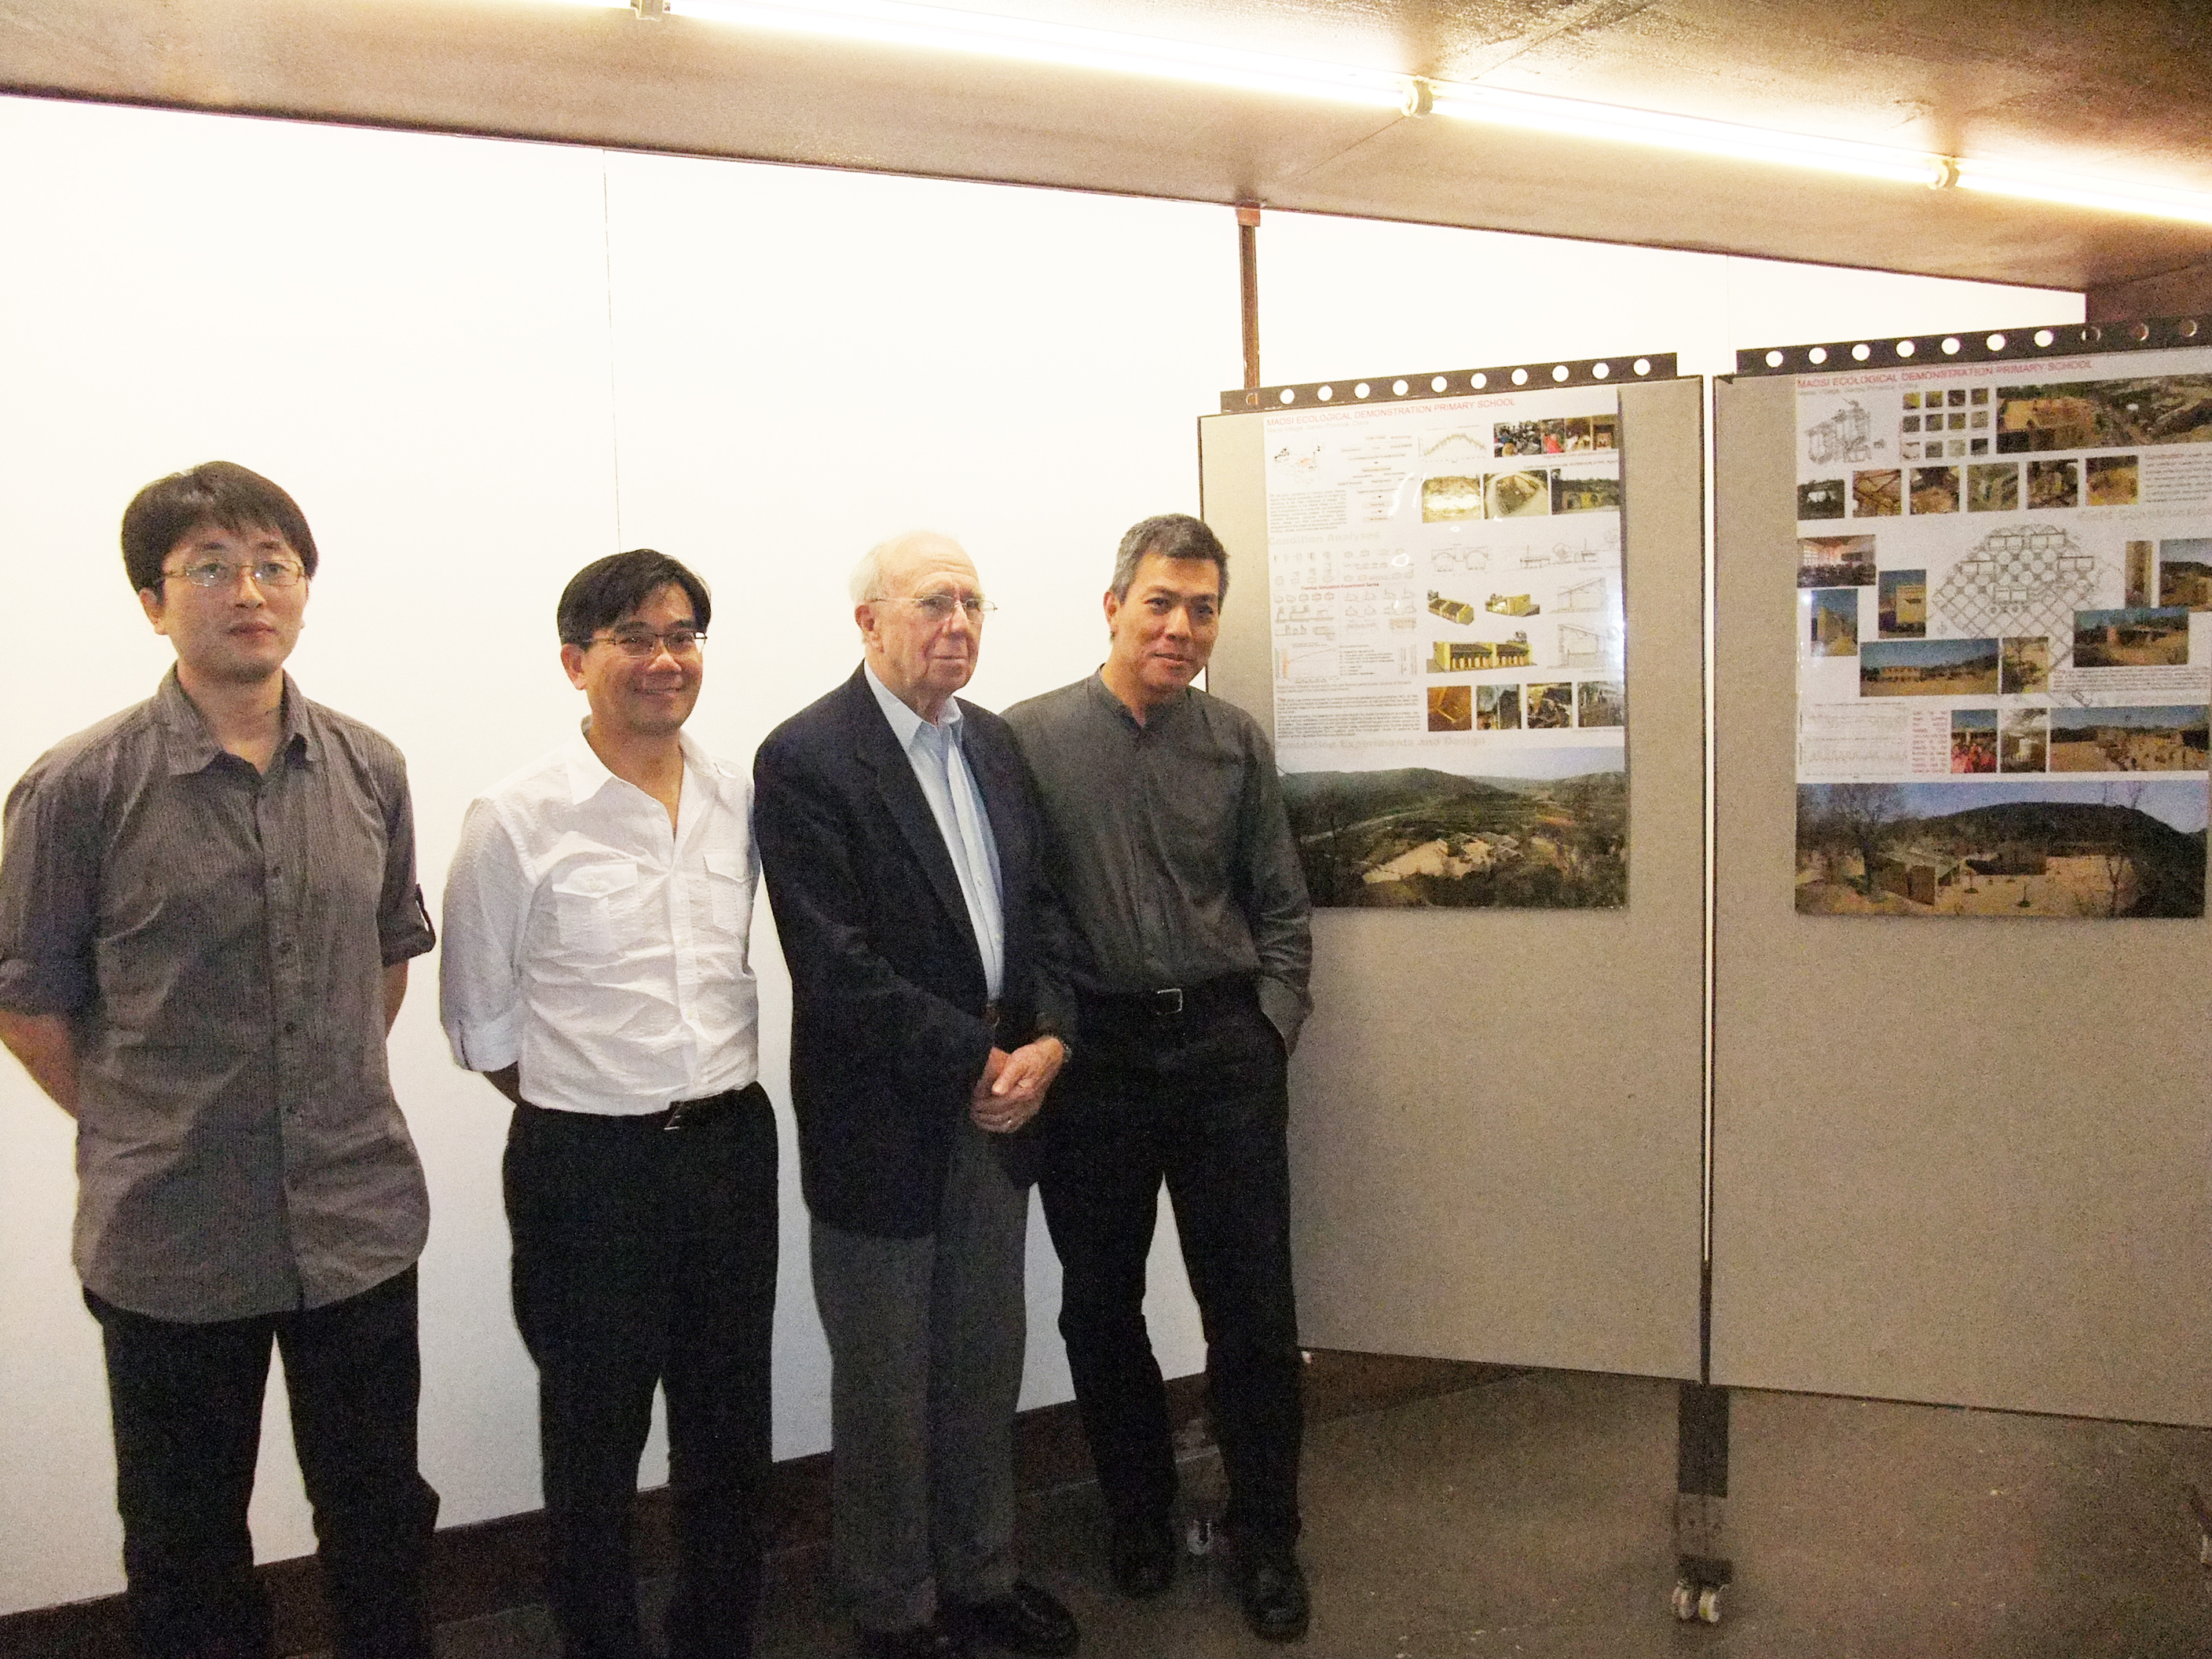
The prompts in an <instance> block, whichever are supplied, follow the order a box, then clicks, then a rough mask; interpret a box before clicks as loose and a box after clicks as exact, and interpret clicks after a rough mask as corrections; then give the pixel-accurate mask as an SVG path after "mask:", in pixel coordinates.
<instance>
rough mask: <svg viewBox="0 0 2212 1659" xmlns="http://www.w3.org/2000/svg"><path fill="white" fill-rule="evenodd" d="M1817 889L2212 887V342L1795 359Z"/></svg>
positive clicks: (1840, 901)
mask: <svg viewBox="0 0 2212 1659" xmlns="http://www.w3.org/2000/svg"><path fill="white" fill-rule="evenodd" d="M1797 427H1798V453H1797V483H1796V517H1797V540H1796V547H1795V548H1794V549H1793V550H1792V551H1793V554H1794V557H1793V560H1792V562H1793V565H1794V568H1795V572H1796V586H1797V785H1798V788H1797V875H1796V906H1797V908H1798V909H1799V910H1800V911H1803V912H1806V913H1808V914H1821V915H1930V916H1932V915H2008V916H2082V917H2123V916H2194V915H2203V911H2204V871H2205V819H2206V808H2207V800H2208V789H2209V788H2212V777H2209V776H2208V771H2207V724H2208V722H2207V702H2208V699H2212V353H2206V352H2203V351H2195V350H2191V351H2160V352H2141V353H2129V354H2124V355H2123V354H2114V355H2109V356H2095V357H2075V358H2067V359H2060V360H2056V361H2045V362H2006V363H1978V364H1972V365H1966V364H1960V365H1955V366H1946V365H1940V364H1930V365H1929V366H1928V367H1926V368H1917V367H1914V366H1911V365H1901V366H1899V368H1895V369H1889V370H1869V371H1864V372H1855V373H1844V374H1814V375H1802V376H1800V377H1799V378H1798V380H1797Z"/></svg>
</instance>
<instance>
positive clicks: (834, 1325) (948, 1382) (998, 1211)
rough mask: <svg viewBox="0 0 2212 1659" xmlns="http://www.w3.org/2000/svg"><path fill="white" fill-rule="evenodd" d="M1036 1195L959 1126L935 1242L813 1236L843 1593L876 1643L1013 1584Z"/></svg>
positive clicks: (964, 1124) (819, 1232)
mask: <svg viewBox="0 0 2212 1659" xmlns="http://www.w3.org/2000/svg"><path fill="white" fill-rule="evenodd" d="M1028 1231H1029V1194H1028V1193H1027V1191H1026V1190H1024V1188H1019V1187H1017V1186H1016V1185H1014V1183H1013V1182H1012V1181H1010V1180H1009V1179H1008V1178H1007V1176H1006V1170H1005V1168H1004V1167H1003V1166H1002V1165H1001V1164H1000V1160H999V1158H998V1155H997V1153H996V1152H994V1150H993V1148H992V1146H991V1145H990V1139H989V1137H988V1136H987V1135H986V1134H985V1133H983V1132H982V1131H981V1129H978V1128H976V1127H975V1126H974V1125H973V1124H972V1123H969V1122H968V1121H966V1120H965V1119H964V1118H963V1120H962V1121H961V1124H960V1127H959V1129H958V1130H957V1133H956V1137H955V1139H954V1141H953V1149H952V1163H951V1170H950V1171H949V1172H948V1174H947V1175H946V1176H945V1196H944V1199H943V1201H942V1203H941V1204H940V1206H939V1211H938V1219H937V1231H936V1232H935V1233H933V1234H931V1235H929V1236H927V1237H922V1238H877V1237H870V1236H869V1235H867V1234H864V1233H848V1232H843V1231H839V1230H838V1229H837V1228H835V1227H829V1226H824V1225H823V1224H822V1223H821V1222H819V1221H817V1222H815V1223H814V1224H813V1227H812V1237H811V1255H812V1262H813V1269H814V1305H815V1307H816V1308H817V1310H819V1312H820V1314H821V1316H822V1328H823V1333H824V1334H826V1335H827V1336H828V1338H829V1429H830V1436H831V1439H832V1442H833V1448H832V1460H831V1477H830V1510H831V1522H830V1531H831V1539H832V1543H833V1547H834V1551H835V1554H836V1578H837V1589H838V1594H839V1596H840V1598H841V1599H842V1601H843V1602H844V1603H845V1606H846V1610H847V1611H848V1613H850V1614H851V1615H852V1617H853V1619H854V1621H855V1622H856V1623H858V1624H860V1625H861V1626H865V1627H866V1628H867V1629H870V1630H879V1631H892V1630H902V1629H905V1628H907V1627H908V1626H914V1625H920V1624H926V1623H927V1622H928V1621H929V1620H930V1619H932V1618H933V1617H934V1616H935V1614H936V1612H937V1609H938V1607H939V1603H940V1602H942V1601H963V1602H967V1601H988V1600H990V1599H991V1598H992V1597H994V1596H997V1595H1004V1594H1005V1593H1006V1590H1007V1589H1009V1588H1011V1586H1012V1583H1013V1582H1014V1564H1013V1553H1012V1544H1013V1531H1014V1469H1013V1425H1014V1407H1015V1405H1016V1402H1017V1401H1018V1397H1019V1395H1020V1394H1021V1386H1022V1356H1023V1352H1024V1347H1025V1346H1026V1340H1027V1318H1026V1304H1025V1298H1024V1289H1023V1262H1022V1258H1023V1247H1024V1243H1025V1241H1026V1238H1027V1236H1028Z"/></svg>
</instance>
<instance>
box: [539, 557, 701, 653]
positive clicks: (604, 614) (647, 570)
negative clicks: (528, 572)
mask: <svg viewBox="0 0 2212 1659" xmlns="http://www.w3.org/2000/svg"><path fill="white" fill-rule="evenodd" d="M671 582H674V583H675V584H676V586H678V587H680V588H682V589H683V590H684V598H686V599H690V601H691V619H692V620H693V621H694V622H696V623H698V624H699V631H700V632H701V633H702V634H703V633H704V632H706V630H707V617H708V613H709V612H710V611H713V610H714V605H713V604H712V603H711V602H710V601H709V600H708V597H707V584H706V583H704V582H702V581H701V580H699V578H698V577H696V576H695V575H693V574H691V572H690V570H689V569H688V568H685V567H684V565H682V564H679V563H678V562H676V561H675V560H674V559H671V558H670V557H669V556H668V555H666V554H665V553H656V552H655V551H653V549H651V548H649V547H634V548H632V549H631V550H629V552H627V553H610V554H608V555H607V556H606V557H605V558H604V559H594V560H592V562H591V563H589V564H587V565H586V566H585V567H584V568H582V569H581V570H579V571H578V572H577V573H576V574H574V576H572V577H570V578H569V580H568V586H566V587H564V588H562V590H561V606H560V609H559V610H558V611H556V612H555V613H554V615H555V620H556V622H557V623H559V626H560V629H561V643H562V644H563V645H589V644H590V643H591V642H592V635H594V634H596V633H598V632H599V629H602V628H611V627H613V626H614V625H615V624H616V623H618V622H620V621H621V620H622V619H623V617H627V616H628V615H629V613H630V612H631V611H635V610H636V609H637V608H638V606H640V605H643V604H644V603H645V602H646V601H647V599H651V598H652V597H653V595H654V594H655V593H658V592H659V591H660V590H661V589H662V588H664V587H665V586H668V585H669V583H671Z"/></svg>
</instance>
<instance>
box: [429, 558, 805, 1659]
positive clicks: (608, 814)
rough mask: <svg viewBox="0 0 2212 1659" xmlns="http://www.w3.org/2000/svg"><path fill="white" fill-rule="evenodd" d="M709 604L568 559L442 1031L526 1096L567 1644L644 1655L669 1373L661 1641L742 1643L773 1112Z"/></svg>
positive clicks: (684, 1649) (521, 1180)
mask: <svg viewBox="0 0 2212 1659" xmlns="http://www.w3.org/2000/svg"><path fill="white" fill-rule="evenodd" d="M708 611H709V604H708V593H707V588H706V584H705V583H703V582H702V581H701V580H699V578H698V577H697V576H696V575H694V574H692V573H691V572H690V570H688V569H686V568H684V566H683V565H681V564H679V563H678V562H676V561H675V560H674V559H671V558H668V557H666V556H664V555H662V554H659V553H656V552H653V551H652V550H647V549H641V550H635V551H633V552H629V553H620V554H616V555H614V556H611V557H608V558H604V559H600V560H599V561H597V562H594V563H592V564H589V565H586V567H585V568H583V569H582V570H581V571H580V572H578V573H577V574H576V577H575V579H574V580H573V581H571V582H570V583H569V584H568V589H567V591H566V592H563V593H562V596H561V605H560V611H559V622H560V631H561V664H562V667H563V668H565V669H566V670H567V671H568V678H569V680H570V681H571V682H572V683H573V684H574V685H575V686H576V687H577V688H578V689H579V690H581V691H582V692H583V693H584V695H585V698H586V702H588V703H589V705H590V708H591V717H590V719H589V720H586V722H585V723H584V726H583V729H582V730H581V732H579V733H578V734H577V735H576V736H575V737H574V738H570V739H569V740H568V742H567V743H565V744H562V746H561V747H560V748H558V749H556V750H554V751H553V752H552V753H551V754H550V755H548V756H546V757H544V759H542V760H540V761H538V762H537V763H535V764H533V765H532V766H528V767H526V768H525V769H523V770H521V771H520V772H517V773H516V774H514V775H513V776H512V777H509V778H507V780H506V781H503V782H501V783H500V784H498V785H496V786H495V787H493V788H491V789H490V790H489V791H488V792H486V793H484V794H483V795H482V796H480V797H479V798H478V799H476V800H475V801H473V802H471V805H470V806H469V810H468V816H467V818H466V820H465V822H464V823H463V825H462V829H461V841H460V846H459V850H458V851H457V852H456V853H455V854H454V857H453V872H452V874H451V876H450V877H449V878H447V884H446V909H445V922H446V928H445V935H446V937H445V957H444V960H443V963H442V966H441V978H440V992H441V1007H442V1013H443V1018H444V1022H445V1026H446V1033H447V1037H448V1039H449V1040H450V1041H451V1042H452V1044H453V1055H454V1058H455V1059H456V1060H459V1062H460V1064H461V1065H463V1066H466V1067H468V1068H469V1069H470V1070H471V1071H477V1072H482V1073H484V1074H485V1077H486V1078H487V1079H488V1080H489V1082H490V1083H491V1084H492V1085H493V1086H494V1087H495V1088H497V1089H498V1090H499V1091H500V1092H501V1094H503V1095H505V1096H506V1097H507V1098H508V1099H509V1100H511V1101H513V1103H514V1118H513V1127H512V1129H511V1130H510V1131H509V1133H508V1137H507V1158H506V1166H505V1179H506V1196H507V1221H508V1224H509V1226H510V1228H511V1230H512V1231H513V1243H514V1257H513V1291H514V1316H515V1323H516V1324H517V1326H519V1327H520V1329H521V1332H522V1340H523V1341H524V1343H525V1345H526V1346H527V1347H528V1348H529V1350H530V1355H531V1358H532V1359H533V1360H535V1361H536V1362H537V1364H538V1418H539V1441H540V1446H541V1449H542V1453H543V1456H544V1492H545V1512H546V1523H547V1550H546V1577H547V1581H548V1582H547V1590H548V1599H549V1601H550V1603H551V1605H552V1609H553V1617H554V1622H555V1623H556V1626H558V1627H559V1630H560V1632H561V1638H562V1649H563V1651H564V1653H565V1654H566V1656H567V1659H645V1655H646V1652H647V1650H646V1647H645V1645H644V1642H643V1639H642V1637H641V1633H640V1631H639V1627H638V1616H637V1601H636V1584H635V1571H634V1568H633V1566H632V1564H631V1556H630V1514H631V1507H632V1503H633V1499H634V1498H635V1492H636V1489H637V1467H638V1459H639V1456H640V1455H641V1453H642V1451H643V1450H644V1447H645V1437H646V1430H647V1425H648V1424H649V1422H650V1420H651V1417H652V1408H653V1389H654V1387H655V1386H656V1385H658V1386H659V1388H660V1389H662V1390H663V1391H664V1392H665V1395H666V1397H667V1401H668V1477H669V1486H670V1489H671V1494H672V1496H673V1498H674V1500H675V1511H676V1530H677V1544H678V1571H677V1586H676V1594H675V1599H674V1600H673V1601H672V1602H671V1605H670V1607H669V1611H668V1619H667V1635H668V1650H669V1654H670V1656H671V1659H709V1656H712V1659H744V1656H747V1655H750V1653H751V1652H752V1626H753V1614H754V1609H755V1607H756V1604H757V1601H758V1599H759V1592H760V1562H761V1548H762V1543H763V1530H762V1517H763V1509H764V1506H765V1498H766V1483H767V1479H768V1473H769V1335H770V1327H771V1321H772V1318H773V1315H774V1311H775V1257H776V1148H775V1120H774V1118H773V1116H772V1115H771V1114H770V1111H769V1103H768V1097H767V1096H766V1095H765V1094H764V1093H763V1091H762V1089H761V1086H760V1084H759V1082H758V1081H757V1073H758V1070H759V1062H758V1048H757V1025H758V1011H757V997H756V993H755V987H754V983H753V975H752V969H751V967H750V963H749V962H748V960H747V957H746V936H747V934H748V933H749V931H750V925H751V919H752V896H753V887H754V881H755V876H756V866H755V860H754V857H753V851H752V838H751V833H750V827H749V819H750V787H749V784H748V782H747V780H746V777H745V775H744V772H743V771H741V770H739V769H737V768H734V767H730V766H726V765H724V764H723V763H721V762H720V761H718V760H716V759H714V757H712V756H710V755H708V754H707V753H706V752H705V751H704V750H702V749H701V748H700V747H699V745H698V744H696V743H695V742H694V741H692V740H691V739H690V738H687V737H685V736H684V735H683V732H682V727H683V725H684V720H686V719H687V718H688V717H689V716H690V713H691V710H692V708H693V706H694V705H695V704H696V702H697V701H698V697H699V687H700V680H701V676H702V668H703V656H702V649H701V646H702V640H703V639H704V636H705V634H706V629H707V620H708Z"/></svg>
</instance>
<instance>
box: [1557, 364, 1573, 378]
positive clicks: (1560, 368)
mask: <svg viewBox="0 0 2212 1659" xmlns="http://www.w3.org/2000/svg"><path fill="white" fill-rule="evenodd" d="M1572 373H1574V371H1573V370H1572V369H1571V368H1568V367H1567V366H1566V365H1565V363H1554V364H1553V365H1552V378H1553V380H1565V379H1566V378H1567V376H1568V375H1570V374H1572Z"/></svg>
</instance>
